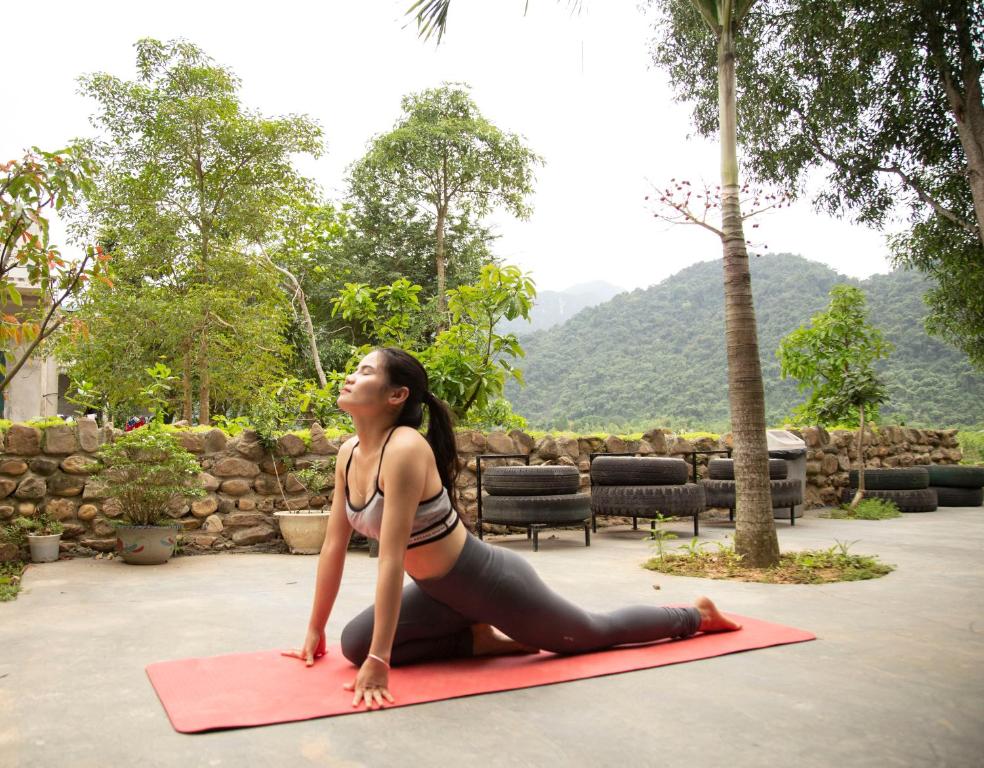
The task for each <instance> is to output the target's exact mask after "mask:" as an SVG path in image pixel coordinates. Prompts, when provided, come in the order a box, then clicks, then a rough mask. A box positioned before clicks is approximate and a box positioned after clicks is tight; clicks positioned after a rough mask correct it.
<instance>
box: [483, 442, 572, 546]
mask: <svg viewBox="0 0 984 768" xmlns="http://www.w3.org/2000/svg"><path fill="white" fill-rule="evenodd" d="M491 459H524V460H525V461H526V462H527V463H526V465H525V466H519V467H515V466H513V467H489V468H488V469H485V470H483V469H482V462H483V460H484V461H489V460H491ZM529 460H530V457H529V456H528V455H527V454H522V453H510V454H504V453H489V454H481V455H479V456H478V457H476V460H475V469H476V472H475V474H476V477H477V485H478V538H480V539H482V538H483V537H484V531H483V530H482V523H495V524H498V525H513V526H517V527H525V528H526V538H527V539H532V541H533V551H534V552H539V551H540V531H541V530H543V529H544V528H556V527H562V526H569V525H583V526H584V545H585V546H586V547H590V546H591V529H590V528H589V527H588V520H589V519H590V517H591V496H590V494H587V493H578V490H579V488H580V484H581V473H580V472H578V471H577V467H569V466H554V465H538V466H530V465H529ZM483 490H484V491H486V493H487V495H484V496H483V494H482V491H483Z"/></svg>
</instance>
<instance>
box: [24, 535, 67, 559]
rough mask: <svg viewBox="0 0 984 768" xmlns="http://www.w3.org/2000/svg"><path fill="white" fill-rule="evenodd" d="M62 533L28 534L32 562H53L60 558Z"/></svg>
mask: <svg viewBox="0 0 984 768" xmlns="http://www.w3.org/2000/svg"><path fill="white" fill-rule="evenodd" d="M61 537H62V535H61V534H60V533H52V534H50V535H46V536H40V535H37V534H28V536H27V542H28V544H29V545H30V546H31V562H32V563H53V562H55V561H56V560H57V559H58V542H60V541H61Z"/></svg>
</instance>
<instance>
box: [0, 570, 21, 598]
mask: <svg viewBox="0 0 984 768" xmlns="http://www.w3.org/2000/svg"><path fill="white" fill-rule="evenodd" d="M26 567H27V563H22V562H20V561H19V560H11V561H10V562H7V563H0V603H7V602H10V601H11V600H16V599H17V593H18V592H19V591H20V583H21V576H23V575H24V569H25V568H26Z"/></svg>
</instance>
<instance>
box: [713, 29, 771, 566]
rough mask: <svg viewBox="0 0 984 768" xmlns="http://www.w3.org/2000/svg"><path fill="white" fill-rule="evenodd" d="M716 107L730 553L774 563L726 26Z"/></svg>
mask: <svg viewBox="0 0 984 768" xmlns="http://www.w3.org/2000/svg"><path fill="white" fill-rule="evenodd" d="M718 107H719V115H720V121H721V189H722V195H721V216H722V220H721V231H722V233H723V237H722V244H723V247H724V307H725V337H726V340H727V347H728V400H729V404H730V407H731V428H732V431H733V433H734V441H735V451H734V458H735V489H736V500H735V501H736V521H737V522H736V524H735V552H737V553H738V554H740V555H742V557H743V558H744V562H745V563H746V564H747V565H750V566H753V567H768V566H771V565H775V564H776V563H778V562H779V540H778V538H777V536H776V525H775V520H774V519H773V516H772V495H771V489H770V485H769V448H768V443H767V441H766V436H765V391H764V388H763V386H762V369H761V365H760V363H759V353H758V331H757V329H756V326H755V307H754V305H753V303H752V281H751V275H750V274H749V271H748V252H747V251H746V249H745V232H744V227H743V226H742V218H741V205H740V202H739V196H738V195H739V185H738V144H737V135H736V130H735V122H736V114H737V112H736V109H737V107H736V102H735V50H734V37H733V30H732V29H731V27H730V25H728V26H726V27H725V28H723V29H722V30H721V34H720V38H719V41H718Z"/></svg>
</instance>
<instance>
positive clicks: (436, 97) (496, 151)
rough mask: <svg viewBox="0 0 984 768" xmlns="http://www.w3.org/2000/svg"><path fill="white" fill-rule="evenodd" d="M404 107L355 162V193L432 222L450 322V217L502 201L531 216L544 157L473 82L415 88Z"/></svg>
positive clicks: (471, 218) (439, 286)
mask: <svg viewBox="0 0 984 768" xmlns="http://www.w3.org/2000/svg"><path fill="white" fill-rule="evenodd" d="M402 109H403V114H402V115H401V117H400V119H399V120H398V121H397V124H396V126H395V127H394V128H393V130H392V131H390V132H389V133H386V134H384V135H382V136H379V137H377V138H376V139H374V140H373V142H372V143H371V145H370V147H369V151H368V152H367V153H366V155H365V156H364V157H363V158H362V159H361V160H359V161H358V162H357V163H356V164H355V165H354V166H353V168H352V171H351V189H352V195H353V197H355V198H356V199H361V200H373V199H377V200H382V201H384V203H385V204H386V205H387V206H390V208H391V209H396V210H400V209H401V208H404V209H406V208H409V209H411V210H415V211H419V212H420V213H421V214H423V215H424V216H425V217H426V220H427V221H429V222H431V224H432V232H433V254H434V275H435V276H436V291H435V293H436V296H437V302H438V312H439V314H440V316H441V318H442V321H441V322H442V325H443V322H444V321H443V318H444V315H445V313H446V309H447V303H446V298H445V291H446V289H447V274H446V273H447V244H446V237H447V229H448V223H449V221H452V220H454V219H455V218H458V219H459V220H465V221H467V222H471V223H473V224H474V223H475V222H477V221H480V220H481V218H482V217H483V216H485V215H486V214H487V213H488V212H489V211H490V210H492V209H493V208H494V207H497V206H501V207H504V208H505V209H506V210H508V211H509V212H510V213H512V214H513V215H514V216H517V217H519V218H525V217H526V216H528V215H529V210H530V209H529V206H528V205H527V202H526V198H527V197H528V196H529V195H530V194H531V193H532V191H533V171H534V168H535V167H536V165H538V164H539V163H541V162H542V160H541V158H540V157H538V156H537V155H536V154H534V153H533V152H532V151H531V150H530V149H528V148H527V147H526V146H525V145H524V144H523V141H522V140H521V138H520V137H519V136H517V135H515V134H511V133H506V132H504V131H502V130H500V129H499V128H497V127H496V126H495V125H493V124H492V123H490V122H489V121H488V120H487V119H486V118H485V117H483V116H482V114H481V113H480V112H479V111H478V107H477V106H476V105H475V102H474V101H472V99H471V96H470V95H469V94H468V90H467V87H466V86H463V85H460V84H444V85H442V86H441V87H439V88H430V89H427V90H424V91H421V92H420V93H412V94H409V95H408V96H405V97H404V98H403V101H402ZM412 218H414V219H416V218H417V217H416V216H414V217H412Z"/></svg>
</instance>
